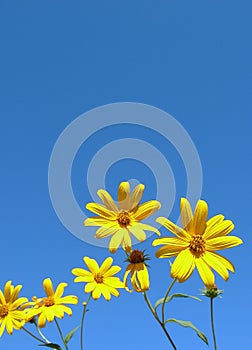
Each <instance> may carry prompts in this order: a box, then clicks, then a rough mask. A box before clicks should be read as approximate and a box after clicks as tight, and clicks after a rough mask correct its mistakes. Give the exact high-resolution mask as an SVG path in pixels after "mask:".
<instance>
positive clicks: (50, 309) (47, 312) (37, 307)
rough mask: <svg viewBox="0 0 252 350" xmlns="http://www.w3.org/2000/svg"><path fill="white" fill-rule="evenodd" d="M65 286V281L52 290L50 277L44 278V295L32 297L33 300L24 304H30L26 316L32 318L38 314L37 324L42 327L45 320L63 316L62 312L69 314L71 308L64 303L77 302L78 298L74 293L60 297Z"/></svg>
mask: <svg viewBox="0 0 252 350" xmlns="http://www.w3.org/2000/svg"><path fill="white" fill-rule="evenodd" d="M66 286H67V283H65V282H62V283H60V284H59V285H58V286H57V288H56V291H55V292H54V288H53V284H52V281H51V279H50V278H46V279H44V281H43V287H44V291H45V293H46V297H42V298H37V297H33V298H32V299H33V301H32V302H29V303H27V304H26V305H25V306H27V307H28V306H32V308H31V309H27V318H28V319H32V318H33V317H34V316H38V326H39V327H41V328H43V327H45V325H46V321H48V322H52V321H53V320H54V318H55V317H58V318H63V317H64V313H66V314H68V315H69V316H71V315H72V310H71V309H70V307H68V306H66V305H65V304H77V303H78V298H77V297H76V296H75V295H68V296H65V297H62V295H63V293H64V290H65V287H66Z"/></svg>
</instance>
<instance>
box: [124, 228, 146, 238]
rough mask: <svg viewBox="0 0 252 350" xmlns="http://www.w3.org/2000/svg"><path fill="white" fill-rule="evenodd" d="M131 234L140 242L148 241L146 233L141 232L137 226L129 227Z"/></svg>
mask: <svg viewBox="0 0 252 350" xmlns="http://www.w3.org/2000/svg"><path fill="white" fill-rule="evenodd" d="M128 228H129V230H130V232H131V233H132V234H133V235H134V236H135V237H136V239H138V240H139V241H140V242H143V241H144V240H145V239H146V233H145V232H144V230H141V229H140V228H138V227H136V226H128Z"/></svg>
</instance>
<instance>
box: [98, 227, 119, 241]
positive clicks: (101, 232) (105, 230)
mask: <svg viewBox="0 0 252 350" xmlns="http://www.w3.org/2000/svg"><path fill="white" fill-rule="evenodd" d="M116 226H117V227H115V228H111V227H100V228H99V229H98V230H97V231H96V233H95V238H106V237H109V236H111V235H114V234H115V233H116V232H117V231H118V229H120V225H119V224H118V223H117V225H116Z"/></svg>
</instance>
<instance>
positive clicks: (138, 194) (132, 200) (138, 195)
mask: <svg viewBox="0 0 252 350" xmlns="http://www.w3.org/2000/svg"><path fill="white" fill-rule="evenodd" d="M144 188H145V186H144V185H143V184H139V185H137V186H136V187H135V188H134V190H133V191H132V193H131V194H130V196H129V200H128V206H129V210H133V209H134V208H135V207H136V206H137V205H138V204H139V202H140V201H141V199H142V196H143V192H144Z"/></svg>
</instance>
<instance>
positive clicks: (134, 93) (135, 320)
mask: <svg viewBox="0 0 252 350" xmlns="http://www.w3.org/2000/svg"><path fill="white" fill-rule="evenodd" d="M250 13H251V4H250V2H249V1H245V0H242V1H240V2H239V3H237V2H236V1H222V2H217V1H205V2H202V1H198V0H195V1H180V2H174V1H173V2H172V1H163V0H161V1H156V2H155V3H154V2H153V1H147V0H145V1H142V0H140V1H138V2H137V3H136V2H135V1H131V0H130V1H127V2H120V1H92V2H88V1H80V0H76V1H75V2H70V1H65V0H61V1H58V0H55V1H53V2H52V1H48V0H44V1H30V0H26V1H17V0H16V1H7V0H2V1H1V2H0V33H1V39H0V40H1V41H0V43H1V48H0V65H1V68H0V69H1V82H0V96H1V104H0V109H1V137H0V143H1V202H2V205H1V224H2V225H1V227H2V244H1V247H2V249H1V252H2V255H1V257H2V269H1V276H0V286H1V288H3V286H4V284H5V282H6V281H7V280H9V279H11V280H12V281H13V283H14V284H18V283H21V284H23V286H24V287H23V293H22V294H23V295H26V296H28V297H31V296H32V295H38V296H39V295H42V294H43V291H42V280H43V279H44V278H45V277H51V278H52V280H53V281H54V283H55V284H57V283H59V282H60V281H63V280H64V281H67V282H68V283H69V286H68V288H67V289H66V294H72V293H76V294H77V295H78V296H79V297H80V299H81V300H85V298H86V296H85V295H84V293H82V289H83V288H82V286H81V285H74V284H73V277H72V275H71V269H72V268H73V267H77V266H81V265H82V257H83V256H84V255H88V256H92V257H94V258H96V259H97V260H98V261H99V262H101V261H102V260H103V259H104V258H105V257H106V256H107V255H108V251H107V250H106V249H104V248H102V247H96V246H93V245H90V244H88V243H86V242H84V241H82V240H79V239H77V238H76V237H75V236H74V235H72V234H71V233H69V232H68V230H67V229H66V228H65V227H64V226H63V225H62V224H61V222H60V220H59V219H58V217H57V215H56V213H55V211H54V209H53V207H52V204H51V200H50V196H49V191H48V165H49V160H50V156H51V153H52V150H53V147H54V145H55V143H56V141H57V139H58V137H59V135H60V134H61V133H62V132H63V130H64V129H65V128H66V127H67V126H68V125H69V124H70V123H71V122H72V121H73V120H75V119H76V118H77V117H78V116H80V115H82V114H83V113H85V112H88V111H89V110H91V109H93V108H96V107H99V106H102V105H106V104H111V103H118V102H125V101H128V102H137V103H144V104H147V105H152V106H154V107H157V108H159V109H161V110H163V111H165V112H166V113H169V114H170V115H172V116H173V117H174V118H176V119H177V121H178V122H179V123H181V125H182V126H183V127H184V129H185V130H186V131H187V132H188V133H189V135H190V137H191V139H192V140H193V142H194V144H195V146H196V148H197V150H198V153H199V157H200V160H201V165H202V170H203V191H202V198H203V199H205V200H206V201H207V202H208V203H209V215H210V216H212V215H215V214H217V213H223V214H224V215H225V216H226V217H227V218H229V219H231V220H233V221H234V223H235V231H234V233H235V234H236V235H237V236H239V237H241V238H242V239H243V240H244V245H243V246H240V247H237V248H234V249H230V250H229V251H226V252H224V254H223V255H225V256H226V257H228V258H230V259H231V260H232V262H233V263H234V265H235V266H236V273H235V274H234V275H233V274H232V275H231V276H230V280H229V281H228V282H227V283H225V282H224V281H223V280H221V278H219V277H217V279H216V281H217V284H218V286H219V288H220V289H225V294H224V296H223V299H219V300H217V301H216V327H217V340H218V344H219V348H220V349H237V348H243V349H248V348H249V344H251V336H250V333H251V332H250V325H249V322H250V313H251V302H250V299H249V296H250V293H248V290H249V285H250V282H249V281H248V277H247V273H248V269H249V265H248V263H249V261H250V260H249V259H250V256H251V244H252V239H251V235H250V226H251V225H250V216H251V213H250V207H249V203H250V200H249V198H250V197H251V185H250V184H251V137H250V133H251V126H252V125H251V124H252V123H251V112H252V111H251V101H250V98H251V82H252V71H251V60H252V57H251V56H252V49H251V34H252V26H251V15H250ZM105 117H106V116H104V118H105ZM123 137H133V138H140V139H142V140H145V141H147V142H149V143H151V144H152V145H155V146H156V147H157V148H158V149H159V150H160V152H161V153H162V154H163V155H164V156H165V157H166V158H167V160H168V162H169V164H170V167H171V168H172V170H173V174H174V178H175V181H176V192H175V198H174V206H173V208H172V211H171V214H170V218H171V219H173V220H177V217H178V213H179V198H180V197H181V196H184V195H185V192H186V174H185V169H184V168H183V163H182V162H181V159H180V157H179V155H178V153H177V151H176V149H175V148H174V147H173V146H172V145H171V144H169V142H167V141H166V140H163V139H162V138H161V137H160V135H157V134H156V133H154V132H153V133H152V134H150V131H148V130H146V129H145V128H143V127H140V126H138V127H136V126H130V125H126V126H125V127H124V128H122V127H121V126H114V127H108V128H106V129H104V130H101V131H97V133H96V134H94V135H92V137H91V138H90V139H89V140H87V142H86V143H84V144H83V145H82V147H81V148H80V150H79V152H78V153H77V155H76V159H75V161H74V163H73V167H72V186H73V191H74V194H75V196H76V200H77V202H78V204H79V205H80V207H81V208H82V210H83V217H84V216H85V215H88V212H87V211H86V210H85V204H86V203H87V202H88V201H90V200H91V197H90V195H89V193H88V189H87V180H86V170H87V168H88V164H89V163H88V162H89V161H90V159H92V157H93V155H94V153H95V151H97V149H99V148H98V147H103V146H104V145H106V144H107V143H108V142H109V141H112V140H116V139H118V138H119V139H122V138H123ZM62 157H64V154H62ZM111 159H112V160H113V152H112V153H111ZM99 170H100V169H99V164H98V165H97V178H99V176H103V174H99ZM151 170H152V172H151ZM151 170H150V169H147V168H146V167H145V165H144V164H142V163H141V162H137V161H134V160H130V159H127V160H124V161H123V160H122V161H120V162H117V163H115V164H113V166H112V167H111V168H110V169H109V171H108V173H107V174H106V178H105V181H106V186H107V188H108V189H109V190H110V192H111V193H112V194H113V196H115V194H116V190H117V186H118V184H119V182H120V181H121V180H127V179H137V180H138V181H140V182H144V183H145V185H146V191H145V194H144V197H143V200H144V201H146V200H149V199H150V198H154V197H155V195H156V183H155V172H160V171H162V169H161V168H160V169H151ZM153 174H154V175H153ZM104 176H105V175H104ZM169 186H170V184H169V181H168V183H167V189H164V191H167V193H168V194H167V195H168V196H169V188H170V187H169ZM97 189H98V188H97ZM85 233H86V231H85V228H83V235H85ZM93 233H94V232H93ZM162 233H163V234H165V232H164V231H162ZM152 238H153V237H152ZM152 238H150V239H148V240H147V241H146V242H145V243H143V244H142V245H141V246H140V245H139V246H137V247H139V248H140V247H144V248H145V249H148V250H149V252H150V255H151V256H152V261H151V265H152V267H151V290H150V299H151V300H152V301H154V300H155V299H157V298H159V297H160V296H162V295H163V294H164V291H165V289H166V287H167V285H168V283H169V281H170V277H169V266H168V262H167V261H163V260H162V261H157V260H156V259H155V258H154V249H153V248H151V242H152ZM114 259H115V262H116V263H118V264H121V261H122V260H123V259H124V255H123V253H122V252H118V253H117V254H116V255H115V256H114ZM201 288H202V283H201V280H200V278H199V277H198V275H197V273H196V272H195V273H194V275H193V276H192V278H191V279H190V280H189V281H188V282H186V283H185V284H183V285H177V286H176V290H178V291H184V292H186V293H191V294H194V295H198V294H199V293H200V292H199V289H201ZM174 290H175V288H174ZM247 293H248V294H249V295H247ZM80 310H81V306H76V307H74V315H73V316H72V318H67V317H66V318H65V319H64V321H63V322H61V323H62V327H63V330H64V332H67V331H68V330H70V329H71V328H73V327H75V326H76V325H78V323H79V319H80ZM169 315H170V316H171V317H177V318H181V319H183V318H184V319H188V320H191V321H193V322H194V323H195V325H197V326H198V327H199V328H201V329H202V330H203V331H204V332H205V333H206V334H207V335H208V337H209V340H210V348H213V347H212V340H211V334H210V322H209V317H208V316H209V305H208V300H204V301H203V302H202V303H198V302H196V301H187V300H186V301H185V300H182V301H174V302H173V304H171V306H170V313H169ZM170 328H171V333H172V335H173V337H174V339H175V341H176V343H177V345H178V348H179V349H181V350H183V349H184V350H189V349H190V350H191V349H195V348H197V350H201V349H202V350H203V349H205V348H206V346H205V345H204V344H203V343H201V342H200V340H199V339H198V338H197V337H196V336H195V334H194V333H193V332H192V331H189V330H184V329H180V328H179V327H178V326H176V325H174V326H171V327H170ZM47 330H48V334H49V336H50V334H52V335H53V334H54V333H55V329H54V326H53V325H49V327H47ZM0 342H1V349H3V350H10V349H12V350H13V349H17V348H20V344H22V348H25V349H27V350H30V349H34V346H35V347H36V345H34V344H35V343H34V342H33V340H32V339H31V338H29V337H28V336H27V335H26V334H23V333H22V331H20V332H15V333H14V335H13V336H8V335H7V334H4V336H3V337H2V338H1V339H0ZM132 344H134V347H138V348H140V349H144V348H145V349H146V348H147V349H153V348H158V349H160V350H163V349H167V343H166V339H165V337H164V336H163V334H162V332H161V330H160V329H159V327H158V325H157V324H156V323H155V321H154V320H153V319H152V316H151V315H149V314H148V310H147V309H146V305H145V304H144V302H143V300H142V296H141V295H140V294H137V293H134V294H132V295H128V294H127V293H122V295H121V297H120V298H118V299H116V298H114V299H113V300H111V302H109V303H107V302H105V301H103V300H99V301H97V302H92V303H91V304H90V312H89V313H88V317H87V323H86V329H85V345H86V349H87V350H88V349H92V350H96V349H100V348H101V347H102V348H105V349H107V348H110V349H114V348H118V347H120V349H122V350H124V349H128V348H129V347H132ZM77 346H78V339H77V338H76V339H74V340H73V341H72V349H76V348H77Z"/></svg>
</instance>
